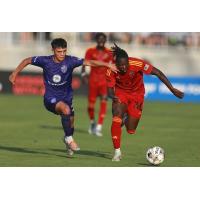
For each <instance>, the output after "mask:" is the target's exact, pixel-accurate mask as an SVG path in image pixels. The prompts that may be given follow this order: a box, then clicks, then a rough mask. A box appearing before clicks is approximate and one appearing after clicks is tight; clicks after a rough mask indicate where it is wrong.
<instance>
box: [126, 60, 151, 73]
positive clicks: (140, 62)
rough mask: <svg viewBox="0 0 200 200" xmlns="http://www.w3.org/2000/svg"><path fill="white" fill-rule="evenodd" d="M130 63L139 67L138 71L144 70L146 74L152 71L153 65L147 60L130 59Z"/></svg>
mask: <svg viewBox="0 0 200 200" xmlns="http://www.w3.org/2000/svg"><path fill="white" fill-rule="evenodd" d="M129 63H130V64H131V65H133V66H134V68H135V67H136V68H137V71H142V72H143V73H144V74H150V73H151V72H152V69H153V66H152V65H151V64H150V63H148V62H147V61H144V60H141V59H138V58H134V59H132V60H129Z"/></svg>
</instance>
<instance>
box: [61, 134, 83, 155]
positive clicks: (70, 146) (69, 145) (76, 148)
mask: <svg viewBox="0 0 200 200" xmlns="http://www.w3.org/2000/svg"><path fill="white" fill-rule="evenodd" d="M63 141H64V143H65V145H66V149H67V153H68V154H69V155H70V156H72V155H73V154H74V151H79V150H80V148H79V146H78V145H77V144H76V142H75V141H74V140H73V141H71V142H70V143H68V142H67V140H66V138H64V140H63Z"/></svg>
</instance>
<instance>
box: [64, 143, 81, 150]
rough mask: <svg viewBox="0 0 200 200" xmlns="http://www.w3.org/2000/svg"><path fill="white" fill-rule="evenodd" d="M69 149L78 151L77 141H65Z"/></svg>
mask: <svg viewBox="0 0 200 200" xmlns="http://www.w3.org/2000/svg"><path fill="white" fill-rule="evenodd" d="M67 145H68V147H69V149H71V150H72V151H79V150H80V147H79V146H78V145H77V143H76V142H75V141H71V142H70V143H67Z"/></svg>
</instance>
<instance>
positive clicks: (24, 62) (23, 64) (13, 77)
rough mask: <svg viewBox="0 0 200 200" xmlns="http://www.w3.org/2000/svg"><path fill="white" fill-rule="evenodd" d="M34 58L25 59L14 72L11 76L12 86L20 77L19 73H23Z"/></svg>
mask: <svg viewBox="0 0 200 200" xmlns="http://www.w3.org/2000/svg"><path fill="white" fill-rule="evenodd" d="M31 62H32V58H31V57H30V58H26V59H24V60H23V61H22V62H21V63H20V64H19V65H18V66H17V68H16V69H15V70H14V71H13V72H12V74H11V75H10V76H9V81H10V82H11V83H12V84H15V79H16V77H17V75H18V73H19V72H21V71H22V70H23V69H24V68H25V67H26V66H27V65H29V64H31Z"/></svg>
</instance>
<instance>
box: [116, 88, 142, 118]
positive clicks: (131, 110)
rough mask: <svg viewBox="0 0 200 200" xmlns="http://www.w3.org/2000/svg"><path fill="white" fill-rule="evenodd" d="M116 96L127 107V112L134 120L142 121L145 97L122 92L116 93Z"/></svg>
mask: <svg viewBox="0 0 200 200" xmlns="http://www.w3.org/2000/svg"><path fill="white" fill-rule="evenodd" d="M115 95H116V96H117V97H118V98H119V100H120V102H121V103H123V104H125V105H126V106H127V110H126V112H127V113H128V115H130V116H131V117H133V118H137V119H140V117H141V115H142V110H143V105H144V95H136V94H131V93H126V92H121V91H116V93H115Z"/></svg>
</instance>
